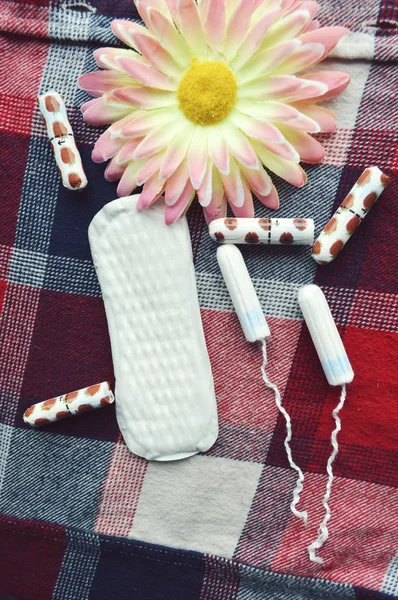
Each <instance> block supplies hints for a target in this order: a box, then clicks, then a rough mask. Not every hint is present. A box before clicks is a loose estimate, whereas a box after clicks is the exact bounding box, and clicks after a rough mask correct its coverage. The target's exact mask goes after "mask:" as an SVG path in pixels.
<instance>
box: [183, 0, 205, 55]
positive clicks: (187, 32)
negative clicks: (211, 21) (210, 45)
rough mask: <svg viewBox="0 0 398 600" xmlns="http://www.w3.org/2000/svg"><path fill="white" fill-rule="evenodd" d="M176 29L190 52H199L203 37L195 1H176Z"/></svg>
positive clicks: (203, 40) (203, 42)
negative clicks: (190, 49) (177, 20)
mask: <svg viewBox="0 0 398 600" xmlns="http://www.w3.org/2000/svg"><path fill="white" fill-rule="evenodd" d="M177 9H178V18H179V23H178V28H179V30H180V32H181V35H182V37H183V38H184V39H185V41H186V42H187V44H188V45H189V46H190V48H192V50H194V51H195V52H196V51H200V50H201V49H202V48H203V45H204V44H205V36H204V33H203V29H202V23H201V22H200V17H199V11H198V5H197V4H196V2H195V0H177Z"/></svg>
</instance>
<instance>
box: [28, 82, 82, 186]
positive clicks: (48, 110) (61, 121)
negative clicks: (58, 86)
mask: <svg viewBox="0 0 398 600" xmlns="http://www.w3.org/2000/svg"><path fill="white" fill-rule="evenodd" d="M38 104H39V109H40V111H41V114H42V116H43V119H44V123H45V125H46V129H47V135H48V137H49V139H50V142H51V146H52V148H53V151H54V156H55V161H56V163H57V166H58V170H59V174H60V176H61V179H62V183H63V185H64V186H65V187H66V188H68V190H71V191H79V190H82V189H83V188H85V187H86V185H87V177H86V174H85V172H84V169H83V165H82V160H81V157H80V154H79V150H78V149H77V146H76V142H75V138H74V135H73V131H72V127H71V125H70V123H69V119H68V115H67V112H66V106H65V102H64V101H63V99H62V97H61V96H60V95H59V94H58V92H55V91H51V92H47V93H46V94H43V95H42V96H39V98H38Z"/></svg>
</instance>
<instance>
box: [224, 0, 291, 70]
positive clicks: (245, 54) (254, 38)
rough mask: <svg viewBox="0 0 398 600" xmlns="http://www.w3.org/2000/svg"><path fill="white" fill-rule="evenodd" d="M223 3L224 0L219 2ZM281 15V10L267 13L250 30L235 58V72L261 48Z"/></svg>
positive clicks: (233, 64) (233, 63)
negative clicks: (270, 28) (273, 24)
mask: <svg viewBox="0 0 398 600" xmlns="http://www.w3.org/2000/svg"><path fill="white" fill-rule="evenodd" d="M219 1H220V2H223V0H219ZM279 14H280V8H276V9H275V10H273V11H271V12H269V13H266V14H265V15H263V16H262V17H261V19H260V20H259V21H257V22H256V24H255V25H254V26H253V27H252V28H251V29H249V31H248V32H247V34H246V37H245V39H244V40H243V42H242V44H241V45H240V48H239V50H238V52H237V55H236V57H235V58H234V60H233V62H232V65H231V67H232V68H233V69H234V70H238V69H240V68H241V67H242V66H243V65H244V64H246V63H247V61H248V60H249V59H250V58H251V57H252V56H254V54H255V53H256V52H257V51H258V50H259V49H260V48H261V45H262V43H263V41H264V39H265V38H266V36H267V33H268V29H269V27H270V26H271V25H272V23H273V22H274V21H275V19H276V18H277V17H278V16H279Z"/></svg>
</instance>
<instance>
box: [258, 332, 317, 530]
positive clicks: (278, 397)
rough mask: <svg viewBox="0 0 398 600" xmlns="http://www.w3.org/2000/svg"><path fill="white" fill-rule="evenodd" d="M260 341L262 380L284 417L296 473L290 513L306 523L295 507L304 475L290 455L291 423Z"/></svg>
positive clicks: (286, 442) (286, 446) (264, 343)
mask: <svg viewBox="0 0 398 600" xmlns="http://www.w3.org/2000/svg"><path fill="white" fill-rule="evenodd" d="M261 343H262V346H263V364H262V367H261V373H262V375H263V380H264V383H265V385H266V386H267V387H268V388H270V389H271V390H273V392H274V394H275V403H276V406H277V407H278V409H279V411H280V412H281V413H282V415H283V416H284V417H285V421H286V438H285V442H284V445H285V449H286V454H287V459H288V461H289V465H290V466H291V467H292V469H294V470H295V471H296V472H297V473H298V479H297V482H296V487H295V488H294V490H293V500H292V503H291V504H290V509H291V511H292V513H293V514H294V515H295V516H296V517H298V518H299V519H301V520H302V521H303V522H304V524H305V523H307V518H308V514H307V511H305V510H304V511H299V510H297V508H296V504H298V503H299V501H300V493H301V492H302V490H303V481H304V475H303V472H302V470H301V469H300V467H299V466H298V465H296V463H295V462H294V460H293V457H292V451H291V448H290V444H289V442H290V440H291V439H292V423H291V421H290V417H289V414H288V413H287V412H286V410H285V409H284V408H283V406H282V401H281V395H280V392H279V390H278V388H277V386H276V385H275V384H274V383H272V382H271V381H270V380H269V379H268V376H267V374H266V372H265V367H266V366H267V346H266V342H265V340H262V342H261Z"/></svg>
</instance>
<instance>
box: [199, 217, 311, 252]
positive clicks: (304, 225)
mask: <svg viewBox="0 0 398 600" xmlns="http://www.w3.org/2000/svg"><path fill="white" fill-rule="evenodd" d="M209 235H210V237H211V239H212V240H214V241H215V242H218V243H220V244H279V245H284V246H290V245H307V246H310V245H311V244H312V243H313V241H314V221H313V220H312V219H268V218H262V219H244V218H227V219H216V220H214V221H212V222H211V223H210V225H209Z"/></svg>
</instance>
